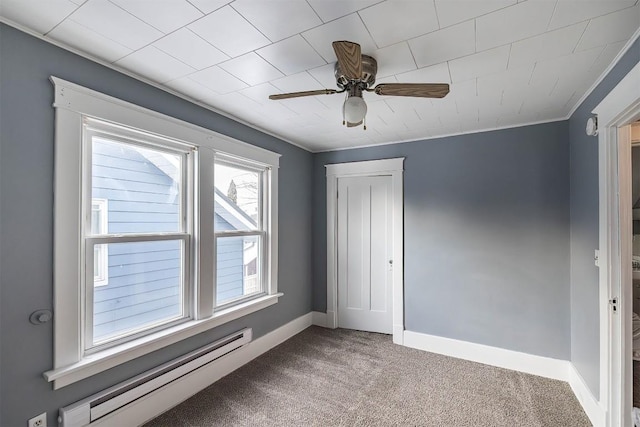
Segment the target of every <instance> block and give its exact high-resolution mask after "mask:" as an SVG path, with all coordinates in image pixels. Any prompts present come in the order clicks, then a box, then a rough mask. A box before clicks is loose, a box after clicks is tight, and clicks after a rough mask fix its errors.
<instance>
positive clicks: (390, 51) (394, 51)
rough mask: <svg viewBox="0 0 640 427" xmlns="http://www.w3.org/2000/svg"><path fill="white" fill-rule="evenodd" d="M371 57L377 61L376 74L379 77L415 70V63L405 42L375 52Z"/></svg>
mask: <svg viewBox="0 0 640 427" xmlns="http://www.w3.org/2000/svg"><path fill="white" fill-rule="evenodd" d="M371 56H373V57H374V58H375V59H376V60H377V61H378V73H377V75H378V76H380V77H387V76H391V75H394V74H399V73H404V72H406V71H410V70H415V69H416V63H415V61H414V60H413V55H411V51H410V50H409V45H408V44H407V43H406V42H401V43H398V44H394V45H391V46H388V47H383V48H382V49H378V50H376V51H375V52H374V53H373V55H371Z"/></svg>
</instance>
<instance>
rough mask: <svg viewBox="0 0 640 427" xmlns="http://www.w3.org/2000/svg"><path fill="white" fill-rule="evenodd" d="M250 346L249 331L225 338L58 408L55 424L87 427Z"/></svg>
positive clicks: (67, 426)
mask: <svg viewBox="0 0 640 427" xmlns="http://www.w3.org/2000/svg"><path fill="white" fill-rule="evenodd" d="M249 342H251V328H245V329H243V330H241V331H238V332H236V333H234V334H231V335H228V336H226V337H224V338H222V339H220V340H218V341H216V342H214V343H212V344H209V345H206V346H204V347H201V348H199V349H197V350H194V351H192V352H191V353H188V354H185V355H184V356H181V357H179V358H177V359H174V360H172V361H169V362H167V363H165V364H163V365H160V366H158V367H156V368H154V369H151V370H149V371H146V372H144V373H142V374H140V375H138V376H135V377H133V378H131V379H129V380H127V381H124V382H122V383H120V384H117V385H115V386H113V387H111V388H108V389H106V390H104V391H101V392H99V393H96V394H94V395H93V396H90V397H88V398H86V399H83V400H81V401H79V402H76V403H74V404H73V405H69V406H65V407H64V408H61V409H60V414H59V418H58V422H59V423H60V426H61V427H84V426H90V425H91V424H92V423H93V422H95V421H97V420H99V419H100V418H102V417H104V416H106V415H108V414H110V413H112V412H114V411H116V410H118V409H121V408H124V407H125V406H127V405H129V404H130V403H131V402H134V401H135V400H137V399H140V398H142V397H144V396H146V395H148V394H149V393H152V392H154V391H156V390H158V389H160V388H162V387H165V386H167V384H169V383H171V382H173V381H175V380H177V379H178V378H180V377H183V376H185V375H187V374H189V373H191V372H193V371H195V370H196V369H199V368H201V367H203V366H205V365H208V364H210V363H215V361H216V360H217V359H219V358H220V357H222V356H224V355H226V354H229V353H230V352H232V351H234V350H237V349H238V348H240V347H242V346H243V345H245V344H247V343H249Z"/></svg>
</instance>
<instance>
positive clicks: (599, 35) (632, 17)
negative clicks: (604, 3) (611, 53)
mask: <svg viewBox="0 0 640 427" xmlns="http://www.w3.org/2000/svg"><path fill="white" fill-rule="evenodd" d="M638 28H640V6H635V7H632V8H629V9H624V10H621V11H619V12H614V13H610V14H609V15H605V16H601V17H599V18H594V19H592V20H591V21H590V22H589V25H587V29H586V30H585V32H584V35H583V36H582V39H580V43H578V47H577V49H576V50H586V49H589V48H592V47H595V46H602V45H605V44H609V43H615V42H619V41H623V40H628V39H629V37H631V35H632V34H633V33H634V32H635V31H636V30H638Z"/></svg>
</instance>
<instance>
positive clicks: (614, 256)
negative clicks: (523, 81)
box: [593, 63, 640, 427]
mask: <svg viewBox="0 0 640 427" xmlns="http://www.w3.org/2000/svg"><path fill="white" fill-rule="evenodd" d="M638 82H640V63H638V64H636V66H635V67H634V68H633V69H632V70H631V71H629V73H628V74H627V75H626V76H625V77H624V78H623V79H622V80H621V81H620V82H619V83H618V85H617V86H616V87H615V88H613V90H611V92H609V94H608V95H607V96H606V97H605V98H604V99H603V100H602V101H601V102H600V104H598V106H597V107H596V108H594V110H593V113H594V114H596V115H597V116H598V126H599V128H600V131H599V136H598V169H599V187H600V188H599V195H600V201H599V241H600V243H599V246H600V248H599V251H600V253H599V260H598V262H599V267H600V271H599V283H600V284H599V295H600V302H599V307H600V407H601V408H602V410H603V411H606V413H605V414H604V415H605V425H607V426H610V427H614V426H625V427H626V426H629V425H632V424H630V422H631V412H630V409H631V405H632V403H631V402H632V396H631V393H630V392H629V391H630V390H631V385H632V381H631V378H632V363H631V353H630V348H629V346H630V345H631V312H632V310H633V308H632V302H633V301H632V278H631V256H632V245H631V239H632V238H631V234H630V233H631V232H632V230H631V226H632V224H631V204H632V201H631V182H632V175H631V158H630V155H631V138H630V128H626V130H625V129H620V128H622V127H624V126H626V125H628V124H631V123H632V122H634V121H636V120H638V119H640V90H638V89H639V85H638ZM627 132H628V133H629V134H626V133H627ZM618 194H620V196H621V197H619V196H618ZM614 298H615V299H617V300H618V304H617V306H618V309H617V313H615V312H614V311H613V310H612V309H611V306H612V305H611V303H610V301H611V300H613V299H614Z"/></svg>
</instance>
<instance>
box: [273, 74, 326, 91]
mask: <svg viewBox="0 0 640 427" xmlns="http://www.w3.org/2000/svg"><path fill="white" fill-rule="evenodd" d="M271 84H272V85H274V86H275V87H277V88H278V90H279V91H280V92H302V91H307V90H316V89H322V86H320V85H319V84H318V82H317V81H316V79H314V78H313V77H311V76H310V75H309V73H307V72H302V73H298V74H293V75H291V76H287V77H282V78H280V79H276V80H273V81H272V82H271ZM333 86H334V87H335V82H334V84H333Z"/></svg>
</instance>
